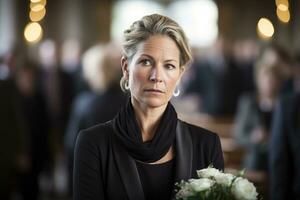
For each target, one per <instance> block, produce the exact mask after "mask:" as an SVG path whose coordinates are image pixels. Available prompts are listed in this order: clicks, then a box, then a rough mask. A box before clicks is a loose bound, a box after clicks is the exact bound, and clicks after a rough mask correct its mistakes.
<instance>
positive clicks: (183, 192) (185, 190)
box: [176, 184, 193, 199]
mask: <svg viewBox="0 0 300 200" xmlns="http://www.w3.org/2000/svg"><path fill="white" fill-rule="evenodd" d="M192 195H193V190H192V188H191V187H190V185H188V184H186V185H185V186H184V187H182V188H181V189H180V190H179V191H178V192H177V194H176V199H184V198H186V197H189V196H192Z"/></svg>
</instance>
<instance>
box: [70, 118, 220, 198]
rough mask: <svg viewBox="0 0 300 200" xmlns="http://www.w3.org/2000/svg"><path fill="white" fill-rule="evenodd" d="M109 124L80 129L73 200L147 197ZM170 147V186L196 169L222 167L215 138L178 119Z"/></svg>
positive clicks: (185, 178) (194, 174) (190, 176)
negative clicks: (172, 162)
mask: <svg viewBox="0 0 300 200" xmlns="http://www.w3.org/2000/svg"><path fill="white" fill-rule="evenodd" d="M112 124H113V123H112V121H109V122H107V123H104V124H100V125H97V126H94V127H92V128H89V129H87V130H84V131H82V132H81V133H80V134H79V136H78V138H77V142H76V147H75V160H74V163H75V167H74V187H73V189H74V199H75V200H79V199H80V200H82V199H85V200H96V199H108V200H114V199H116V200H117V199H118V200H119V199H130V200H137V199H139V200H143V199H146V198H148V197H145V195H144V193H145V192H144V191H143V187H142V184H141V177H140V176H139V173H138V170H137V166H136V161H135V160H134V159H133V158H132V157H131V156H130V155H129V153H128V152H127V151H126V150H125V148H124V147H123V146H122V145H121V144H120V143H119V140H118V139H117V138H116V137H115V133H114V129H113V127H112ZM174 148H175V169H174V172H175V173H174V183H175V182H178V181H180V180H188V179H190V178H196V177H197V174H196V170H198V169H203V168H206V167H208V165H210V164H213V166H215V167H216V168H218V169H221V170H223V168H224V160H223V154H222V149H221V144H220V140H219V137H218V136H217V135H216V134H215V133H212V132H210V131H208V130H205V129H203V128H200V127H197V126H194V125H191V124H188V123H186V122H183V121H181V120H178V122H177V127H176V139H175V144H174ZM172 196H174V193H173V194H172Z"/></svg>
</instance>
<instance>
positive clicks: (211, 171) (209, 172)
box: [197, 167, 221, 178]
mask: <svg viewBox="0 0 300 200" xmlns="http://www.w3.org/2000/svg"><path fill="white" fill-rule="evenodd" d="M220 173H221V172H220V171H219V170H217V169H215V168H212V167H208V168H206V169H201V170H197V175H198V177H199V178H210V177H216V176H217V175H219V174H220Z"/></svg>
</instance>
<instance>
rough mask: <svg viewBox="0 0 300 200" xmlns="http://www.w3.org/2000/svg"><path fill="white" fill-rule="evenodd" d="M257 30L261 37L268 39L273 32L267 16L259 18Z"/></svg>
mask: <svg viewBox="0 0 300 200" xmlns="http://www.w3.org/2000/svg"><path fill="white" fill-rule="evenodd" d="M257 32H258V35H259V36H260V37H261V38H262V39H269V38H271V37H272V36H273V34H274V26H273V24H272V22H271V21H270V20H268V19H267V18H261V19H260V20H259V21H258V23H257Z"/></svg>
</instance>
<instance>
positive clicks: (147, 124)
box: [131, 97, 167, 141]
mask: <svg viewBox="0 0 300 200" xmlns="http://www.w3.org/2000/svg"><path fill="white" fill-rule="evenodd" d="M131 103H132V106H133V110H134V113H135V116H136V119H137V122H138V124H139V126H140V129H141V133H142V138H143V141H149V140H151V139H152V138H153V136H154V134H155V131H156V128H157V126H158V124H159V122H160V120H161V117H162V115H163V113H164V111H165V110H166V107H167V104H166V105H163V106H160V107H149V106H147V105H145V104H142V103H140V102H138V101H137V100H136V99H134V98H133V97H131Z"/></svg>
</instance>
